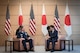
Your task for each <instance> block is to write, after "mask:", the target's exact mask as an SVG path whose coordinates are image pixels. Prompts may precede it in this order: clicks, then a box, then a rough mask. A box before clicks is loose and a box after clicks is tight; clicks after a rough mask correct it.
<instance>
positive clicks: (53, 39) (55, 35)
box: [47, 25, 58, 52]
mask: <svg viewBox="0 0 80 53" xmlns="http://www.w3.org/2000/svg"><path fill="white" fill-rule="evenodd" d="M47 30H48V33H49V39H47V49H49V44H50V42H52V49H51V52H54V47H55V42H57V39H58V31H56V30H55V28H54V26H53V25H50V26H48V27H47Z"/></svg>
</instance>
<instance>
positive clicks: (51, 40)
mask: <svg viewBox="0 0 80 53" xmlns="http://www.w3.org/2000/svg"><path fill="white" fill-rule="evenodd" d="M50 42H52V49H51V50H53V51H54V47H55V42H56V41H55V39H54V38H49V39H48V40H47V49H49V44H50Z"/></svg>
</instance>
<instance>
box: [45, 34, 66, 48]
mask: <svg viewBox="0 0 80 53" xmlns="http://www.w3.org/2000/svg"><path fill="white" fill-rule="evenodd" d="M48 38H49V36H48V35H46V36H45V50H47V48H46V40H47V39H48ZM60 39H65V36H63V35H59V37H58V41H57V42H56V43H55V48H54V49H55V50H63V49H64V43H61V44H60ZM51 48H52V43H51V42H50V45H49V50H51Z"/></svg>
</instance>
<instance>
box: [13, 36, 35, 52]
mask: <svg viewBox="0 0 80 53" xmlns="http://www.w3.org/2000/svg"><path fill="white" fill-rule="evenodd" d="M13 40H17V41H18V42H13V51H25V49H24V47H23V44H22V40H24V39H23V38H17V36H14V37H13ZM26 45H27V49H28V50H29V42H26ZM33 50H34V48H33Z"/></svg>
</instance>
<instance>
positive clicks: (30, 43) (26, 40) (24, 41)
mask: <svg viewBox="0 0 80 53" xmlns="http://www.w3.org/2000/svg"><path fill="white" fill-rule="evenodd" d="M26 42H29V47H30V49H31V48H33V40H32V39H29V40H28V39H25V40H23V41H22V44H23V46H24V49H25V50H27V48H26V46H27V45H26Z"/></svg>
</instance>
